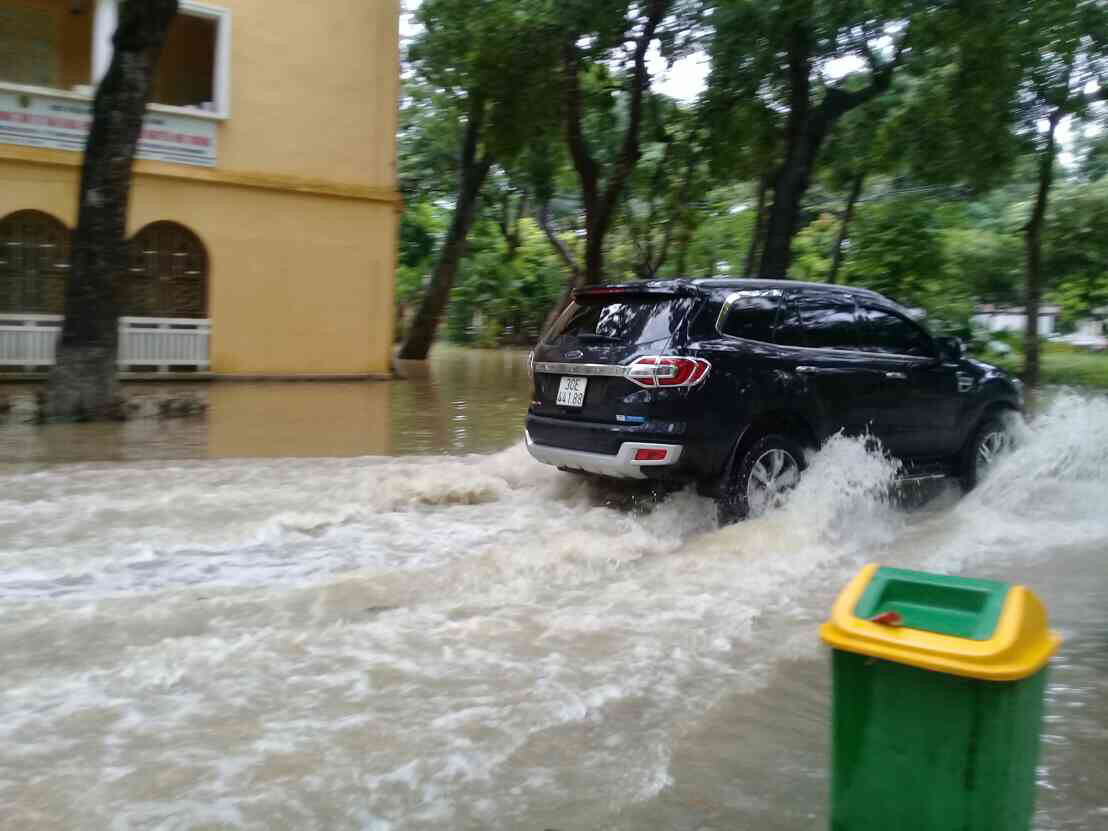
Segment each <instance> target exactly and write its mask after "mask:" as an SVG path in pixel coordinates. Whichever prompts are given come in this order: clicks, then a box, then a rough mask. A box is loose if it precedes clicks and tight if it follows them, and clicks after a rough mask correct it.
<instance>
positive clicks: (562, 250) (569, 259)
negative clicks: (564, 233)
mask: <svg viewBox="0 0 1108 831" xmlns="http://www.w3.org/2000/svg"><path fill="white" fill-rule="evenodd" d="M535 219H536V220H537V221H538V223H539V227H540V228H542V232H543V233H544V234H545V235H546V238H547V240H549V242H550V244H551V245H552V246H554V250H555V251H556V252H557V254H558V257H559V258H560V259H561V261H562V262H563V263H565V266H566V268H568V269H569V271H570V275H571V276H572V282H573V284H574V285H576V284H577V281H578V280H579V278H580V275H581V265H580V263H578V262H577V258H576V257H574V256H573V252H572V251H570V249H569V246H568V245H566V243H565V240H563V239H562V238H561V237H559V236H558V234H557V233H556V232H555V231H554V228H553V227H552V226H551V225H550V205H549V204H548V203H546V202H543V203H542V205H540V206H539V210H538V214H537V215H536V217H535Z"/></svg>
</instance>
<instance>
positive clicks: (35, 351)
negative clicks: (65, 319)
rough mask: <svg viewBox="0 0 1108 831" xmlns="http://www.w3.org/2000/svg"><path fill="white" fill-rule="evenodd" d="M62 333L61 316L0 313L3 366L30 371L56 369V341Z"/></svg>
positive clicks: (0, 341) (0, 351) (0, 360)
mask: <svg viewBox="0 0 1108 831" xmlns="http://www.w3.org/2000/svg"><path fill="white" fill-rule="evenodd" d="M61 330H62V316H61V315H31V314H22V313H17V314H7V313H5V312H0V366H21V367H23V368H24V369H26V370H28V371H30V370H33V369H34V368H35V367H37V366H51V365H53V363H54V341H56V340H57V339H58V332H60V331H61Z"/></svg>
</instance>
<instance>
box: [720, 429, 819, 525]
mask: <svg viewBox="0 0 1108 831" xmlns="http://www.w3.org/2000/svg"><path fill="white" fill-rule="evenodd" d="M805 467H806V465H805V463H804V451H803V450H801V448H800V445H799V444H797V443H796V442H795V441H793V440H792V439H790V438H789V437H788V436H783V435H780V434H778V433H771V434H770V435H768V436H763V437H762V438H760V439H758V441H756V442H754V444H752V445H751V446H750V447H748V448H747V449H746V451H745V452H744V453H743V455H742V458H741V459H739V460H738V462H737V464H735V465H734V466H733V467H732V472H731V474H730V475H729V476H727V477H726V479H725V481H724V482H723V486H722V488H721V489H720V495H719V500H718V501H717V503H716V508H717V515H718V517H719V524H720V525H730V524H731V523H733V522H738V521H739V520H743V519H747V518H749V517H756V516H760V515H761V514H762V513H764V512H765V511H766V510H768V509H769V508H773V507H777V506H779V505H780V504H781V503H782V502H783V501H784V498H785V495H786V494H787V493H788V492H789V491H791V490H792V489H793V488H795V487H796V484H797V482H798V481H799V480H800V474H801V473H803V471H804V468H805Z"/></svg>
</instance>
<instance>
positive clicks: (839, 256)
mask: <svg viewBox="0 0 1108 831" xmlns="http://www.w3.org/2000/svg"><path fill="white" fill-rule="evenodd" d="M865 180H866V174H865V173H858V174H857V175H856V176H855V177H854V181H853V182H851V183H850V196H848V197H847V200H846V212H845V213H844V214H843V221H842V224H841V225H839V234H838V236H837V237H835V247H834V248H833V249H832V250H831V270H830V272H828V274H827V282H828V283H831V284H832V285H834V284H835V283H836V282H837V281H838V279H839V268H840V267H841V266H842V262H843V244H844V243H845V242H846V239H847V237H848V236H849V234H850V220H851V219H852V218H853V217H854V206H855V205H856V204H857V203H858V198H859V197H860V196H861V195H862V185H863V184H864V183H865Z"/></svg>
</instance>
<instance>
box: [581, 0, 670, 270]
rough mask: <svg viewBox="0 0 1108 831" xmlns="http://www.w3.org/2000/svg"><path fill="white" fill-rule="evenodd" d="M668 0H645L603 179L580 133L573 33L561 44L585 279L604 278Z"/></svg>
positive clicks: (638, 151)
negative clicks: (651, 53)
mask: <svg viewBox="0 0 1108 831" xmlns="http://www.w3.org/2000/svg"><path fill="white" fill-rule="evenodd" d="M672 4H673V0H647V2H646V3H645V10H646V21H645V23H644V25H643V30H642V33H641V34H640V35H639V36H638V37H637V38H636V39H635V52H634V58H633V61H632V70H631V83H630V89H629V90H628V92H629V98H628V116H627V127H626V128H625V130H624V132H623V139H622V142H621V144H620V150H619V155H618V157H617V158H616V160H615V162H613V164H612V166H611V171H610V173H609V174H608V177H607V181H606V182H604V183H603V184H602V183H601V178H602V170H601V165H600V163H599V162H597V160H596V159H595V157H594V156H593V154H592V149H591V148H590V147H589V143H588V141H587V140H586V138H585V130H584V119H585V116H584V106H583V103H582V100H581V98H582V96H581V78H580V65H579V64H580V58H579V55H578V48H577V45H576V42H575V41H576V39H574V40H571V41H570V42H568V43H567V44H566V45H565V48H564V51H563V60H562V73H563V79H564V95H565V104H566V141H567V144H568V145H569V153H570V157H571V158H572V159H573V166H574V168H575V169H576V171H577V178H578V180H579V181H580V183H581V198H582V203H583V204H584V208H585V264H584V274H583V279H584V284H585V285H590V286H591V285H596V284H598V283H600V282H603V279H604V237H605V236H606V235H607V233H608V229H609V228H610V227H611V224H612V220H613V218H614V217H615V211H616V207H617V206H618V204H619V198H620V195H621V194H622V192H623V189H624V187H625V186H626V184H627V180H628V179H629V178H630V176H631V172H632V171H633V170H634V169H635V165H636V164H637V163H638V161H639V157H640V156H641V155H642V152H641V147H640V144H639V133H640V129H641V126H642V111H643V97H644V95H645V93H646V91H647V89H648V88H649V87H650V73H649V71H648V70H647V65H646V64H647V52H648V50H649V49H650V44H651V43H652V42H653V41H654V33H655V32H656V31H657V28H658V25H659V24H660V23H661V22H662V18H664V17H665V15H666V12H667V11H669V8H670V6H671V5H672Z"/></svg>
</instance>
